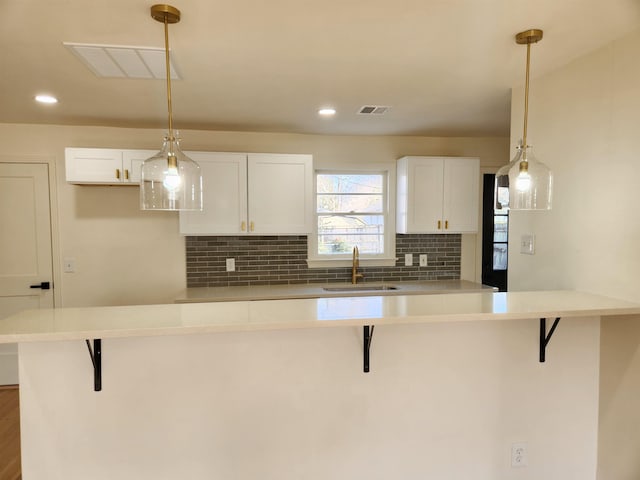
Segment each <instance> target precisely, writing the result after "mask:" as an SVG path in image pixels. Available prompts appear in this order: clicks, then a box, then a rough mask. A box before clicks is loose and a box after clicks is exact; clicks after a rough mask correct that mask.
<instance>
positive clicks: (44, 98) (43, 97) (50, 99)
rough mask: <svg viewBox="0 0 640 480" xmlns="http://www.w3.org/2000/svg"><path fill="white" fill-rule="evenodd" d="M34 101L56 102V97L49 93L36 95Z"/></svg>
mask: <svg viewBox="0 0 640 480" xmlns="http://www.w3.org/2000/svg"><path fill="white" fill-rule="evenodd" d="M36 102H40V103H58V99H57V98H56V97H54V96H51V95H36Z"/></svg>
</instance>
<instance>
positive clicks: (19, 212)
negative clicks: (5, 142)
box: [0, 163, 53, 385]
mask: <svg viewBox="0 0 640 480" xmlns="http://www.w3.org/2000/svg"><path fill="white" fill-rule="evenodd" d="M48 177H49V175H48V166H47V165H46V164H42V163H0V225H2V228H0V321H2V320H1V319H2V318H5V317H7V316H9V315H12V314H14V313H17V312H19V311H21V310H26V309H31V308H49V307H53V271H52V260H51V258H52V257H51V215H50V209H49V178H48ZM42 282H49V287H50V288H49V289H46V288H31V287H32V286H41V285H42ZM44 286H45V287H46V285H44ZM16 383H18V360H17V346H16V345H0V385H11V384H16Z"/></svg>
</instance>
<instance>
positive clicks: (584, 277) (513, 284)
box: [509, 31, 640, 480]
mask: <svg viewBox="0 0 640 480" xmlns="http://www.w3.org/2000/svg"><path fill="white" fill-rule="evenodd" d="M550 40H551V39H547V40H545V42H547V43H548V42H549V41H550ZM537 48H538V46H536V47H534V49H537ZM638 51H640V31H637V32H635V33H633V34H631V35H628V36H626V37H624V38H622V39H620V40H618V41H615V42H613V43H611V44H609V45H607V46H606V47H604V48H602V49H600V50H597V51H595V52H593V53H591V54H589V55H586V56H584V57H582V58H579V59H577V60H576V61H574V62H572V63H571V64H569V65H567V66H565V67H563V68H561V69H559V70H558V71H556V72H554V73H551V74H549V75H545V76H544V77H541V78H533V79H532V84H531V89H532V90H531V97H530V116H529V127H530V138H531V142H530V143H532V144H533V145H534V146H535V148H534V152H535V153H536V154H537V156H538V158H539V159H540V160H542V161H544V162H545V163H546V164H547V165H548V166H549V167H550V168H551V169H552V170H553V172H554V175H555V191H554V197H555V198H554V206H553V210H552V211H551V212H536V213H526V212H513V213H512V215H511V225H510V227H511V228H510V238H511V242H512V243H511V245H510V246H511V252H510V255H509V288H510V289H511V290H529V289H556V288H568V289H577V290H583V291H588V292H592V293H599V294H603V295H608V296H612V297H618V298H623V299H627V300H631V301H635V302H640V275H639V273H640V247H639V246H640V214H639V205H640V187H639V182H638V179H640V160H639V158H640V157H639V156H638V136H639V132H640V120H639V118H640V117H639V116H638V112H640V61H639V60H638V58H639V57H638ZM522 103H523V92H522V89H516V90H514V92H513V97H512V123H511V132H512V135H511V144H512V151H515V150H514V149H513V148H514V145H515V143H516V142H517V140H518V139H519V138H520V136H521V132H522V111H523V110H522V108H523V107H522ZM525 232H532V233H535V235H536V242H537V245H536V250H537V251H536V255H534V256H527V255H520V254H519V253H517V251H516V250H517V241H518V239H519V237H520V235H521V234H522V233H525ZM638 320H640V319H638V318H634V319H624V320H620V319H618V320H614V319H611V320H607V319H605V320H603V321H602V338H603V341H602V347H601V362H602V366H601V391H600V395H601V399H602V401H601V404H600V413H599V416H600V440H599V458H598V463H599V467H598V478H600V479H602V480H609V479H615V480H632V479H637V478H639V477H640V462H638V459H637V452H638V450H639V449H640V429H639V428H638V425H639V422H640V417H639V416H638V409H637V399H638V398H639V396H640V377H638V375H637V372H638V371H640V350H639V349H640V342H639V341H638V339H640V321H638ZM560 328H562V326H561V327H560ZM634 373H635V374H634Z"/></svg>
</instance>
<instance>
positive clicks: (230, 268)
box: [227, 258, 236, 272]
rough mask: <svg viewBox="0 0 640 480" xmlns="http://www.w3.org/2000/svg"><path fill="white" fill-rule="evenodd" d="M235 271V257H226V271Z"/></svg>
mask: <svg viewBox="0 0 640 480" xmlns="http://www.w3.org/2000/svg"><path fill="white" fill-rule="evenodd" d="M235 271H236V259H235V258H227V272H235Z"/></svg>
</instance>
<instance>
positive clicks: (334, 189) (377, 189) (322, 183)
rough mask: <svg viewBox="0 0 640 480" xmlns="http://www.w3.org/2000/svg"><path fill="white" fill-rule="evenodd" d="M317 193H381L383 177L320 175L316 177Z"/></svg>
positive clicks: (377, 175)
mask: <svg viewBox="0 0 640 480" xmlns="http://www.w3.org/2000/svg"><path fill="white" fill-rule="evenodd" d="M317 185H318V193H378V194H380V193H382V192H383V175H381V174H379V173H377V174H371V175H357V174H353V175H351V174H322V173H319V174H318V176H317Z"/></svg>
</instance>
